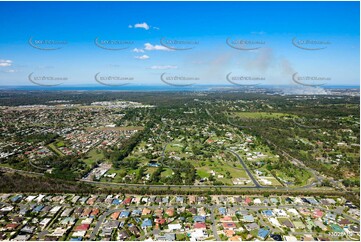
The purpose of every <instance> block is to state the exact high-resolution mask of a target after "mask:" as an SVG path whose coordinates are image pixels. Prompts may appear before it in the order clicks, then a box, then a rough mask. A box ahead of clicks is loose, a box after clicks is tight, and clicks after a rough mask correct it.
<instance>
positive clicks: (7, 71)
mask: <svg viewBox="0 0 361 242" xmlns="http://www.w3.org/2000/svg"><path fill="white" fill-rule="evenodd" d="M4 72H6V73H16V72H19V71H17V70H13V69H11V70H5V71H4Z"/></svg>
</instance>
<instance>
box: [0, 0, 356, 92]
mask: <svg viewBox="0 0 361 242" xmlns="http://www.w3.org/2000/svg"><path fill="white" fill-rule="evenodd" d="M29 9H31V11H29ZM220 10H222V11H220ZM182 13H184V14H182ZM359 18H360V13H359V2H146V3H144V2H143V3H140V2H88V3H80V2H33V3H31V2H0V23H1V25H2V26H3V27H2V28H1V29H0V36H2V37H1V38H0V86H4V85H5V86H18V85H32V83H30V82H29V80H28V79H29V78H28V76H29V74H30V73H34V74H33V75H34V76H35V77H38V79H39V80H40V82H41V83H46V82H49V81H50V82H53V81H54V79H56V78H58V77H62V79H63V80H66V81H64V82H62V83H63V85H84V84H88V85H92V84H94V85H96V84H97V83H96V82H94V76H95V74H96V73H100V72H101V73H102V74H103V75H104V76H108V77H109V78H108V79H109V80H110V81H112V82H115V83H116V81H117V80H123V79H124V76H127V77H129V79H132V80H133V81H132V83H131V84H137V85H139V84H164V82H162V80H161V76H164V73H165V71H166V72H167V76H168V77H167V78H168V79H169V80H167V83H168V81H169V82H172V83H174V84H175V85H182V83H183V84H184V83H187V81H188V83H189V81H191V82H192V83H195V84H200V85H205V84H218V85H222V84H224V85H232V84H237V85H240V86H242V85H245V86H248V85H252V84H254V83H257V84H259V83H260V84H262V85H304V86H307V87H308V88H310V87H317V88H319V87H320V86H322V85H324V84H326V85H357V86H359V81H360V68H359V67H360V56H359V52H360V46H359V41H360V36H359V35H360V32H359V29H360V23H359ZM24 20H26V21H24ZM130 77H131V78H130ZM44 85H45V84H44Z"/></svg>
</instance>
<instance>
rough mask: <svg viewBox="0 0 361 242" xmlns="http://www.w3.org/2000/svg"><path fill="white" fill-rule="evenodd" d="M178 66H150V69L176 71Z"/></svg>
mask: <svg viewBox="0 0 361 242" xmlns="http://www.w3.org/2000/svg"><path fill="white" fill-rule="evenodd" d="M177 68H178V66H171V65H166V66H151V67H150V69H153V70H168V69H177Z"/></svg>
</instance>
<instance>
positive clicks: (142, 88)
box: [0, 85, 360, 92]
mask: <svg viewBox="0 0 361 242" xmlns="http://www.w3.org/2000/svg"><path fill="white" fill-rule="evenodd" d="M256 88H263V89H281V88H292V86H266V85H264V86H261V85H259V86H257V87H255V88H253V89H256ZM322 88H325V89H360V86H341V85H340V86H322ZM247 89H250V87H238V86H234V85H193V86H168V85H136V86H135V85H134V86H131V85H129V86H119V87H114V86H103V85H98V86H90V85H79V86H62V85H61V86H49V87H46V86H35V85H34V86H0V91H1V90H3V91H4V90H6V91H126V92H163V91H169V92H174V91H175V92H176V91H190V92H192V91H193V92H194V91H196V92H200V91H222V90H224V91H226V90H247Z"/></svg>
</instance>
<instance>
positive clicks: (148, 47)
mask: <svg viewBox="0 0 361 242" xmlns="http://www.w3.org/2000/svg"><path fill="white" fill-rule="evenodd" d="M144 49H145V50H164V51H171V49H169V48H167V47H165V46H163V45H152V44H150V43H145V44H144Z"/></svg>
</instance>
